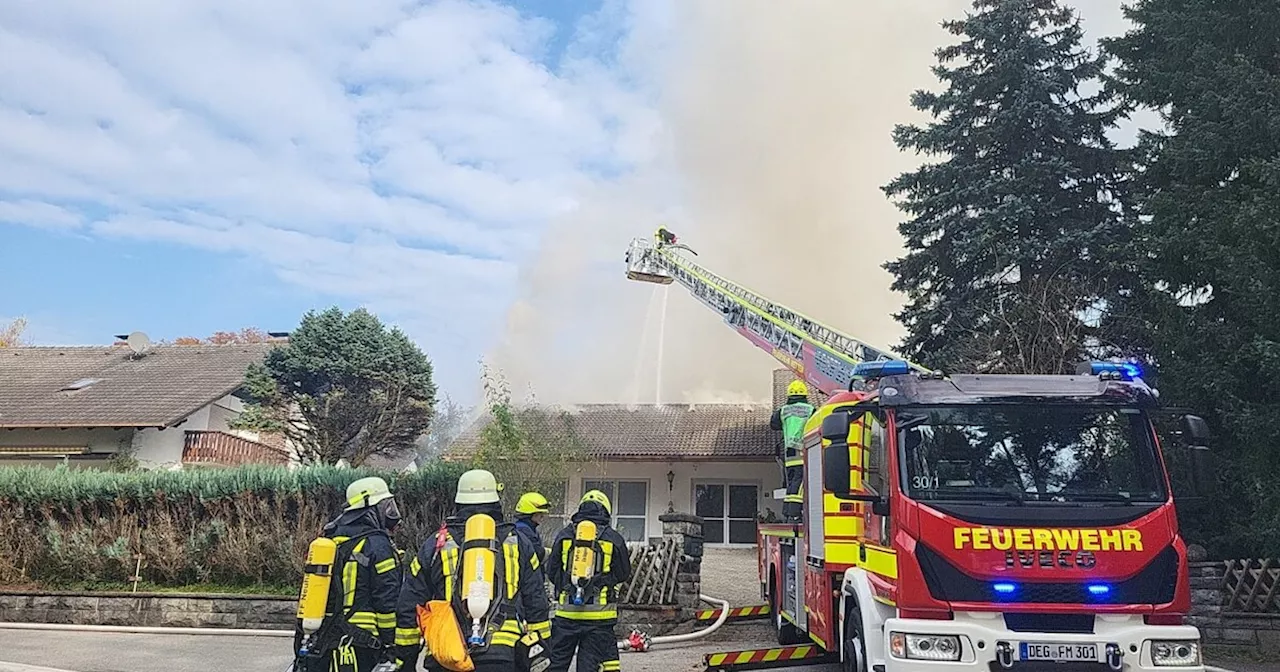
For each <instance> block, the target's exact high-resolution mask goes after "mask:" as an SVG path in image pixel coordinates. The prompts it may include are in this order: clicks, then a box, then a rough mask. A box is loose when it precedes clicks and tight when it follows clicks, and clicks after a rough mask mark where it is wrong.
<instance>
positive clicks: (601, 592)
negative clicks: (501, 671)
mask: <svg viewBox="0 0 1280 672" xmlns="http://www.w3.org/2000/svg"><path fill="white" fill-rule="evenodd" d="M612 515H613V510H612V507H610V505H609V498H608V496H606V495H605V494H604V493H603V492H600V491H599V490H591V491H588V492H587V493H586V494H584V495H583V496H582V502H581V504H579V506H578V512H577V513H575V514H573V519H572V521H571V522H570V523H569V525H567V526H565V528H564V529H563V530H561V531H560V533H559V534H557V535H556V538H555V541H553V542H551V549H550V552H549V553H548V554H547V578H548V579H549V580H550V581H551V585H552V586H553V587H554V588H555V590H556V593H557V598H556V615H555V619H554V620H553V623H552V628H551V667H549V668H547V672H568V669H569V661H570V660H572V659H573V654H574V651H575V650H576V651H577V654H578V665H577V668H576V669H577V672H618V670H620V669H621V668H620V666H619V665H620V664H619V662H618V642H617V638H615V637H614V634H613V627H614V626H615V625H616V624H617V623H618V604H617V595H615V594H614V589H615V588H616V586H617V585H618V584H620V583H624V582H625V581H627V579H629V578H631V559H630V556H629V555H628V553H627V542H626V540H625V539H623V538H622V535H621V534H618V531H617V530H615V529H613V528H612V527H610V526H609V520H610V518H611V516H612ZM583 523H587V524H586V525H584V524H583ZM584 561H585V562H584Z"/></svg>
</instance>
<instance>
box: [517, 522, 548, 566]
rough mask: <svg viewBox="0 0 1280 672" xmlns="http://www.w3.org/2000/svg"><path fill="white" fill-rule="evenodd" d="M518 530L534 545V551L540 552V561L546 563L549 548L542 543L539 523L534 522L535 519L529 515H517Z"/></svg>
mask: <svg viewBox="0 0 1280 672" xmlns="http://www.w3.org/2000/svg"><path fill="white" fill-rule="evenodd" d="M516 532H517V533H518V534H519V535H520V536H521V537H524V539H525V541H528V542H529V545H530V546H532V547H533V550H534V552H536V553H537V554H538V562H539V563H545V562H546V560H547V549H546V547H545V546H543V545H542V535H541V534H538V525H537V524H536V523H534V522H533V519H532V518H530V517H529V516H516Z"/></svg>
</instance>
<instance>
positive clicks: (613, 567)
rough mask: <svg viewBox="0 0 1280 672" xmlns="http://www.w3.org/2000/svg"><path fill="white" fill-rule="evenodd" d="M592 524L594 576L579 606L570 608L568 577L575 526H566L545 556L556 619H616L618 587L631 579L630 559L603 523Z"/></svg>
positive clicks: (624, 546)
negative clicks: (593, 527) (594, 530)
mask: <svg viewBox="0 0 1280 672" xmlns="http://www.w3.org/2000/svg"><path fill="white" fill-rule="evenodd" d="M593 522H596V523H597V525H598V527H597V533H596V534H597V536H596V542H595V546H596V548H597V549H598V552H597V553H596V566H595V576H594V578H593V579H592V581H591V584H590V588H589V590H588V591H587V592H586V594H585V595H584V596H583V601H582V604H574V603H573V596H574V593H575V592H576V588H575V586H574V585H573V582H572V578H571V577H570V575H569V571H570V570H569V568H570V567H571V563H572V553H573V540H574V530H575V528H576V525H577V523H576V522H574V523H571V524H569V525H567V526H566V527H565V528H564V529H563V530H561V531H560V533H559V534H557V535H556V538H555V541H553V542H552V543H551V552H550V553H548V554H547V578H548V579H550V581H551V584H552V585H553V586H554V587H555V589H556V616H557V617H560V618H569V619H573V620H578V621H607V620H611V619H616V618H617V617H618V604H617V595H616V593H615V592H614V591H615V589H616V588H617V586H618V584H621V583H625V582H626V581H627V580H628V579H630V578H631V557H630V554H629V552H628V550H627V542H626V540H625V539H623V538H622V535H621V534H619V533H618V531H617V530H615V529H613V528H612V527H610V526H608V524H607V523H604V524H601V523H600V522H599V521H593Z"/></svg>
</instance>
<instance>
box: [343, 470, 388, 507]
mask: <svg viewBox="0 0 1280 672" xmlns="http://www.w3.org/2000/svg"><path fill="white" fill-rule="evenodd" d="M390 498H391V488H388V487H387V482H386V481H384V480H382V479H381V478H378V477H377V476H366V477H365V478H361V479H358V480H355V481H352V483H351V485H348V486H347V510H348V511H351V510H353V509H362V508H364V507H366V506H373V505H374V504H377V503H378V502H381V501H382V500H384V499H390Z"/></svg>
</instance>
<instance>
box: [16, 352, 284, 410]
mask: <svg viewBox="0 0 1280 672" xmlns="http://www.w3.org/2000/svg"><path fill="white" fill-rule="evenodd" d="M275 345H276V344H275V343H253V344H236V345H209V346H204V345H167V346H166V345H161V346H155V347H154V348H152V349H151V350H150V351H148V352H147V353H146V354H145V355H143V356H142V357H135V356H134V355H133V353H132V352H131V351H130V350H129V349H128V348H126V347H123V346H95V347H34V348H3V349H0V427H94V426H106V427H129V426H133V427H166V426H172V425H174V424H176V423H178V422H180V421H181V420H183V419H184V418H186V417H187V416H188V415H190V414H192V413H194V412H195V411H197V410H199V409H200V408H201V407H203V406H205V405H206V404H209V403H211V402H213V401H215V400H217V399H219V398H221V397H224V396H226V395H228V394H230V393H231V392H233V391H235V389H236V388H238V387H240V385H241V384H242V383H243V382H244V375H245V372H246V371H247V370H248V368H249V365H250V364H251V363H252V362H260V361H262V359H263V358H264V357H265V356H266V353H267V351H268V350H270V349H271V348H272V347H275ZM85 379H95V380H96V382H93V383H92V384H89V385H86V386H84V387H83V388H81V389H78V390H74V391H67V390H65V389H64V388H67V387H68V386H70V385H72V384H73V383H75V382H77V381H81V380H85Z"/></svg>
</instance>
